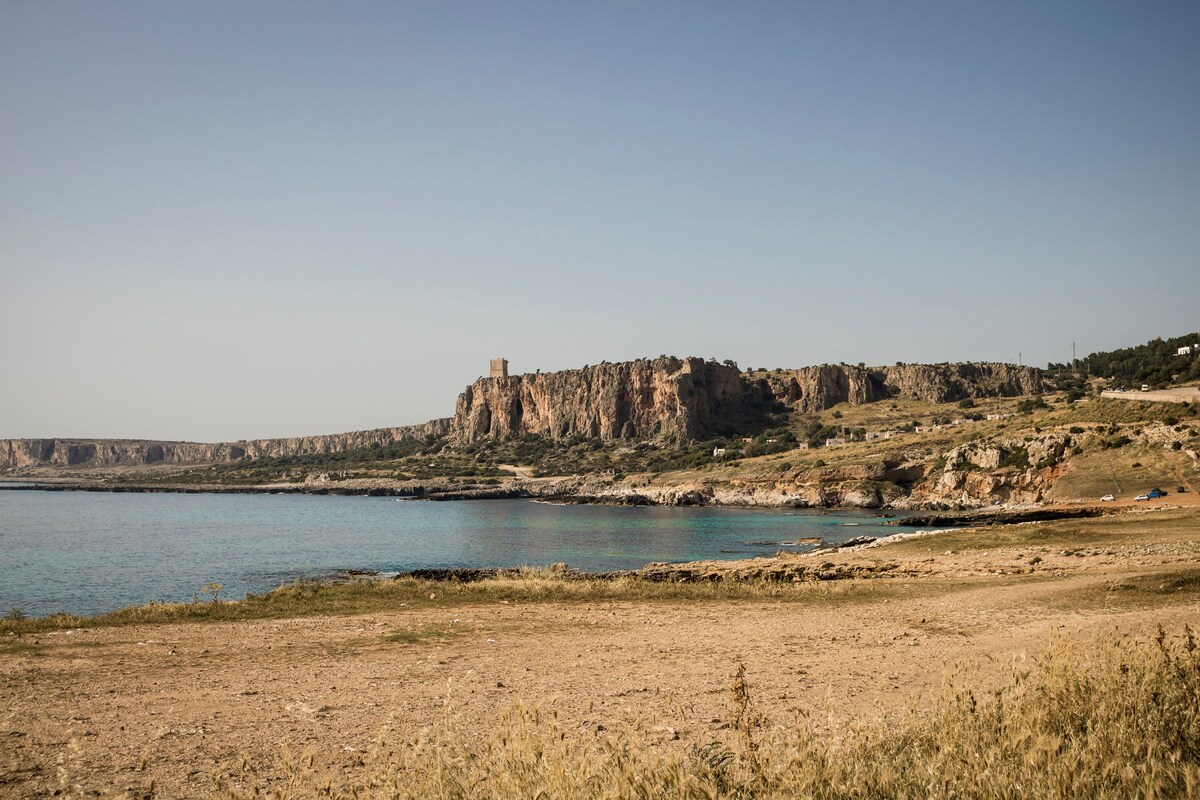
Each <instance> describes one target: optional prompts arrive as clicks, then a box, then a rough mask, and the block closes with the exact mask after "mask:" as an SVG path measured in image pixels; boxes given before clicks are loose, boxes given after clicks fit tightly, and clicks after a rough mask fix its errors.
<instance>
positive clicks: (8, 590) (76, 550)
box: [0, 490, 896, 616]
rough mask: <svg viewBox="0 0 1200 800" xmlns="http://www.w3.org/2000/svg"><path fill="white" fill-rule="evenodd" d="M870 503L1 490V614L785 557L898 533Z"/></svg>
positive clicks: (91, 611) (82, 611) (95, 609)
mask: <svg viewBox="0 0 1200 800" xmlns="http://www.w3.org/2000/svg"><path fill="white" fill-rule="evenodd" d="M881 522H882V520H880V519H879V518H877V517H875V516H874V515H872V514H870V513H869V512H863V513H856V512H836V513H830V514H825V515H823V514H821V512H819V511H791V510H787V511H783V510H779V511H777V510H763V511H757V510H732V509H710V508H625V507H609V506H556V505H547V504H544V503H535V502H532V501H528V500H476V501H466V502H443V503H435V502H419V501H398V500H396V499H395V498H390V497H325V496H311V495H221V494H105V493H97V492H40V491H24V490H3V491H0V615H3V614H5V613H8V611H9V610H10V609H12V608H20V609H21V610H22V611H24V612H25V613H26V614H30V615H36V616H40V615H45V614H51V613H54V612H56V611H67V612H71V613H76V614H95V613H101V612H104V611H109V610H112V609H114V608H119V607H121V606H128V605H139V604H142V603H146V602H149V601H151V600H190V599H191V598H192V597H193V596H194V595H195V593H196V592H197V591H199V590H200V588H201V587H202V586H203V585H204V584H206V583H209V582H210V581H216V582H219V583H221V584H222V585H223V586H224V587H225V591H224V593H223V596H224V597H228V598H231V599H232V598H239V597H241V596H242V595H244V594H245V593H246V592H261V591H264V590H266V589H270V588H274V587H275V586H278V585H279V584H281V583H285V582H288V581H292V580H295V579H296V578H321V577H328V576H332V575H336V574H338V573H341V572H344V571H345V570H350V569H363V570H378V571H380V572H396V571H405V570H411V569H417V568H421V567H484V566H521V565H526V564H532V565H546V564H551V563H554V562H559V561H565V562H566V563H567V564H569V565H570V566H572V567H575V568H577V569H582V570H587V571H603V570H613V569H631V568H637V567H641V566H643V565H645V564H647V563H649V562H652V561H690V560H696V559H709V558H725V559H734V558H747V557H750V556H756V555H771V554H773V553H774V552H776V551H777V550H780V549H795V550H804V549H808V548H804V547H793V548H787V547H785V546H781V543H784V542H791V541H794V540H796V539H798V538H803V537H810V536H819V537H821V538H823V539H824V540H825V541H827V542H831V543H835V542H841V541H845V540H846V539H850V538H853V537H855V536H864V535H868V536H881V535H888V534H891V533H895V532H896V530H895V529H894V528H889V527H884V526H882V525H881V524H880V523H881Z"/></svg>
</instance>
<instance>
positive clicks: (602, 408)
mask: <svg viewBox="0 0 1200 800" xmlns="http://www.w3.org/2000/svg"><path fill="white" fill-rule="evenodd" d="M769 403H770V398H769V396H765V395H764V392H763V391H762V389H761V387H759V386H757V385H755V384H752V383H750V382H748V381H746V380H744V379H743V378H742V375H741V373H740V372H739V371H738V369H737V367H734V366H728V365H725V364H718V363H716V362H713V361H705V360H703V359H700V358H684V359H679V358H666V357H664V358H656V359H641V360H638V361H626V362H623V363H620V364H599V365H597V366H588V367H584V368H583V369H573V370H564V371H562V372H550V373H538V374H533V375H512V376H509V377H497V378H480V379H479V380H477V381H475V383H473V384H472V385H470V386H469V387H467V389H466V391H464V392H463V393H462V394H461V395H459V397H458V403H457V405H456V407H455V412H454V423H453V438H454V440H455V441H456V442H459V443H469V442H476V441H480V440H483V439H491V440H497V441H507V440H511V439H517V438H520V437H521V436H525V435H526V434H535V435H539V436H545V437H548V438H551V439H564V438H568V437H571V436H586V437H593V438H598V439H606V440H608V439H627V438H674V439H676V440H677V441H681V442H682V441H692V440H695V439H699V438H703V437H704V436H706V435H710V434H712V433H714V432H715V431H716V429H717V428H718V427H720V426H721V425H728V424H733V423H735V422H736V421H737V420H739V419H741V418H745V417H747V416H752V415H753V414H755V413H757V412H758V411H761V410H762V408H763V407H764V404H769Z"/></svg>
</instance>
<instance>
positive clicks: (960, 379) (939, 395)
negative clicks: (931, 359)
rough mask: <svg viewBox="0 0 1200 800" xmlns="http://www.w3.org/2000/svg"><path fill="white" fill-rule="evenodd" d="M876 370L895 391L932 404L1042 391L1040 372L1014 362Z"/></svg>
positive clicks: (908, 365)
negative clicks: (968, 398)
mask: <svg viewBox="0 0 1200 800" xmlns="http://www.w3.org/2000/svg"><path fill="white" fill-rule="evenodd" d="M879 370H880V371H881V372H882V373H883V376H884V383H886V384H887V385H888V386H890V387H894V389H895V391H896V393H897V394H900V395H903V396H904V397H912V398H914V399H917V400H927V401H929V402H932V403H948V402H952V401H954V400H962V399H964V398H967V397H973V398H978V397H995V396H996V395H997V394H999V395H1000V396H1002V397H1017V396H1020V395H1027V394H1040V393H1041V391H1042V371H1041V370H1040V369H1036V368H1035V367H1022V366H1017V365H1015V364H987V363H985V364H932V365H930V364H899V365H897V366H894V367H881V368H879Z"/></svg>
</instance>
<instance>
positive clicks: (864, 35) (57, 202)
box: [0, 2, 1200, 441]
mask: <svg viewBox="0 0 1200 800" xmlns="http://www.w3.org/2000/svg"><path fill="white" fill-rule="evenodd" d="M1197 85H1200V7H1197V6H1195V5H1194V4H1188V3H1163V4H1155V5H1153V6H1142V5H1134V4H1120V3H1088V4H1082V3H1080V4H1069V3H1056V4H1052V5H1050V6H1048V5H1047V4H1039V3H1012V4H1004V5H1002V6H998V7H983V8H978V7H967V6H964V5H962V4H955V3H919V4H910V5H904V6H898V5H895V4H888V3H848V4H839V5H837V6H834V7H828V8H825V7H814V8H808V7H801V6H799V5H797V4H788V3H774V2H761V3H751V4H739V5H736V6H730V5H726V4H717V3H706V2H699V3H655V4H637V5H632V4H631V5H596V6H591V5H582V4H580V5H577V4H557V3H544V2H516V3H512V4H503V5H500V4H489V3H437V4H430V3H424V2H409V3H405V2H397V3H391V4H363V3H360V4H343V5H337V6H330V5H323V4H312V3H282V2H262V3H256V4H252V5H246V4H237V3H230V2H212V3H205V4H159V3H150V2H125V3H107V4H97V3H84V2H60V3H10V4H7V5H4V6H3V7H0V102H2V103H3V108H4V109H5V114H4V115H3V117H0V296H2V297H3V298H4V300H5V301H6V302H5V303H4V305H3V311H2V312H0V337H3V341H4V343H5V345H4V347H3V348H2V349H0V375H3V380H2V383H0V438H26V437H54V436H58V437H77V438H140V439H173V440H191V441H233V440H237V439H251V438H272V437H279V436H300V435H312V434H321V433H338V432H343V431H351V430H362V429H369V428H379V427H391V426H397V425H407V424H417V423H421V422H424V421H426V420H429V419H432V418H436V417H441V416H448V415H449V414H452V413H453V403H454V399H455V397H456V396H457V394H458V393H459V392H460V391H461V390H462V388H463V387H464V386H466V385H468V384H469V383H471V382H472V381H473V380H474V379H475V378H477V377H478V376H480V375H482V374H485V373H486V369H487V362H488V359H490V358H492V357H495V356H498V355H502V356H505V357H506V358H508V359H509V361H510V365H511V370H512V371H513V372H514V373H520V372H534V371H536V370H538V369H540V370H542V371H553V370H558V369H570V368H575V367H580V366H582V365H584V364H596V363H599V362H600V361H612V362H617V361H625V360H630V359H634V358H640V357H654V356H656V355H658V354H660V353H665V354H669V355H676V356H681V357H682V356H688V355H695V356H701V357H705V358H708V357H715V358H717V359H718V360H724V359H733V360H734V361H736V362H738V363H739V364H740V365H741V366H742V367H760V366H761V367H769V368H774V367H798V366H804V365H809V364H818V363H826V362H847V363H859V362H865V363H867V364H871V365H886V364H893V363H895V362H897V361H904V362H908V363H937V362H954V361H1004V362H1010V363H1016V362H1017V361H1018V358H1020V360H1021V361H1022V362H1023V363H1024V364H1027V365H1032V366H1039V367H1044V366H1045V365H1046V363H1047V362H1051V361H1053V362H1065V361H1068V360H1069V359H1070V357H1071V344H1072V342H1075V343H1076V345H1077V352H1078V354H1079V355H1080V356H1081V357H1082V356H1084V355H1086V354H1087V353H1090V352H1095V351H1102V350H1111V349H1114V348H1119V347H1128V346H1133V345H1137V344H1141V343H1144V342H1146V341H1148V340H1151V339H1153V338H1155V337H1158V336H1162V337H1164V338H1167V337H1172V336H1178V335H1182V334H1185V333H1188V332H1190V331H1195V330H1196V329H1197V328H1198V327H1200V324H1198V321H1197V316H1196V306H1197V300H1196V298H1198V297H1200V263H1198V262H1200V225H1198V224H1197V220H1198V219H1200V105H1198V104H1197V103H1196V102H1195V100H1194V94H1195V87H1196V86H1197Z"/></svg>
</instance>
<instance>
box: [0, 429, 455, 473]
mask: <svg viewBox="0 0 1200 800" xmlns="http://www.w3.org/2000/svg"><path fill="white" fill-rule="evenodd" d="M449 431H450V419H449V418H446V419H435V420H432V421H430V422H427V423H425V424H423V425H409V426H404V427H399V428H376V429H373V430H367V431H353V432H351V433H335V434H329V435H325V436H301V437H295V438H289V439H253V440H250V441H241V442H218V443H213V444H206V443H200V442H152V441H137V440H125V439H0V469H21V468H25V467H42V466H54V467H124V466H140V465H148V464H178V465H181V466H184V465H190V464H219V463H223V462H228V461H237V460H239V459H242V458H247V457H248V458H262V457H264V456H272V457H278V456H296V455H306V454H309V453H338V452H342V451H344V450H358V449H361V448H365V447H370V446H371V445H373V444H380V445H386V444H390V443H391V442H395V441H400V440H403V439H413V438H424V437H425V436H428V435H433V436H444V435H445V434H447V433H449Z"/></svg>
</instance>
